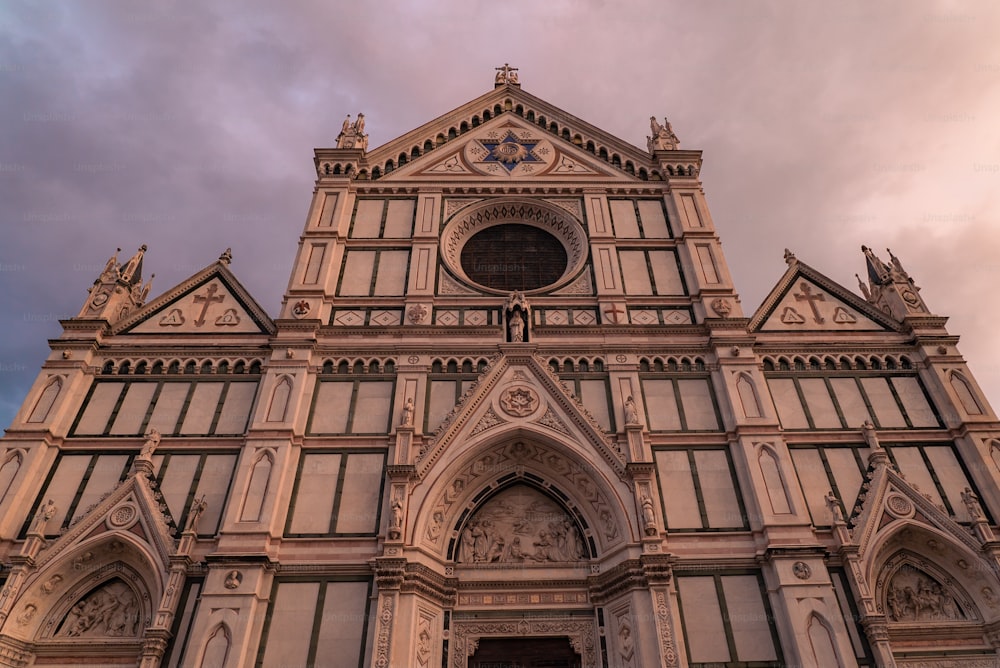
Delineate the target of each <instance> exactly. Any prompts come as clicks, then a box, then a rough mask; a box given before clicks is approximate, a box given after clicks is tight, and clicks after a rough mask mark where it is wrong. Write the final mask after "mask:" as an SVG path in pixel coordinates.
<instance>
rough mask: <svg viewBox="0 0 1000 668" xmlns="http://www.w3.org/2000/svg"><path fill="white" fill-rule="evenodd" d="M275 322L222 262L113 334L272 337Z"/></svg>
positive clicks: (135, 315)
mask: <svg viewBox="0 0 1000 668" xmlns="http://www.w3.org/2000/svg"><path fill="white" fill-rule="evenodd" d="M274 331H275V328H274V323H273V322H272V321H271V319H270V318H269V317H268V316H267V314H266V313H265V312H264V310H263V309H262V308H261V307H260V305H259V304H257V302H256V300H254V299H253V297H251V296H250V293H249V292H247V290H246V288H244V287H243V286H242V285H241V284H240V282H239V281H238V280H237V279H236V277H235V276H234V275H233V273H232V272H231V271H230V270H229V268H228V267H227V266H226V265H225V264H224V263H223V262H216V263H214V264H211V265H209V266H208V267H205V268H204V269H202V270H201V271H199V272H198V273H197V274H195V275H194V276H192V277H190V278H188V279H187V280H185V281H184V282H182V283H180V284H179V285H177V286H176V287H174V288H172V289H170V290H168V291H167V292H165V293H163V294H162V295H160V296H159V297H157V298H156V299H154V300H152V301H151V302H150V303H148V304H146V306H144V307H143V308H141V309H139V310H138V311H136V312H135V313H133V314H132V315H131V316H130V317H128V318H126V319H125V320H123V321H121V322H120V323H118V324H117V325H115V327H114V329H113V330H112V333H113V334H125V333H128V334H159V335H163V334H208V335H211V336H212V337H213V338H215V337H218V336H223V335H226V334H271V333H273V332H274Z"/></svg>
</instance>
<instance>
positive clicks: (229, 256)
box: [219, 248, 233, 267]
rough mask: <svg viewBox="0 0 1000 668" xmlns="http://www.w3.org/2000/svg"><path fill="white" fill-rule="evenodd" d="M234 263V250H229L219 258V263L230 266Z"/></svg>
mask: <svg viewBox="0 0 1000 668" xmlns="http://www.w3.org/2000/svg"><path fill="white" fill-rule="evenodd" d="M232 261H233V249H232V248H227V249H226V250H225V251H224V252H223V253H222V255H220V256H219V262H220V263H221V264H224V265H226V266H227V267H228V266H229V263H230V262H232Z"/></svg>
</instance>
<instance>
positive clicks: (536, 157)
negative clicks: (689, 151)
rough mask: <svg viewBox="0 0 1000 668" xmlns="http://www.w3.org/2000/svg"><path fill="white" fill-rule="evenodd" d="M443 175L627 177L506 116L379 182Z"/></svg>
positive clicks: (557, 139) (509, 177)
mask: <svg viewBox="0 0 1000 668" xmlns="http://www.w3.org/2000/svg"><path fill="white" fill-rule="evenodd" d="M441 177H470V178H477V179H481V178H483V177H492V178H496V179H498V180H505V181H511V180H522V179H537V178H553V177H554V178H566V177H573V178H579V177H593V178H599V179H602V180H606V179H608V178H615V179H620V180H623V181H624V180H627V179H628V177H627V176H626V175H625V174H623V173H621V172H619V171H618V170H614V169H612V168H611V167H610V166H609V165H607V164H604V163H602V162H601V161H600V160H597V159H596V158H595V157H594V156H591V155H589V154H588V153H587V152H585V151H583V150H581V149H579V148H577V147H576V146H574V145H573V144H572V143H571V142H567V141H565V140H563V139H560V138H558V137H555V136H553V135H552V134H550V133H548V132H546V131H545V130H543V129H541V128H539V127H538V126H536V125H533V124H531V123H529V122H527V121H525V120H523V119H521V118H520V117H517V116H513V115H510V114H504V115H502V116H500V117H499V118H496V119H493V120H492V121H489V122H488V123H486V124H485V125H482V126H479V127H477V128H474V129H472V130H470V131H469V132H467V133H466V134H464V135H462V136H461V138H459V139H455V140H452V141H451V142H448V144H446V145H445V146H444V147H442V149H441V150H437V151H434V152H433V153H430V154H427V155H426V156H424V157H422V158H420V159H418V160H415V161H414V162H412V163H410V164H408V165H406V166H404V167H402V168H399V169H397V170H395V171H394V172H392V173H391V174H388V175H386V176H384V177H383V180H387V181H390V180H395V179H412V178H433V179H440V178H441Z"/></svg>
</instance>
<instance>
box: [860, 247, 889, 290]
mask: <svg viewBox="0 0 1000 668" xmlns="http://www.w3.org/2000/svg"><path fill="white" fill-rule="evenodd" d="M861 252H862V253H864V254H865V261H866V263H867V265H868V282H869V283H872V284H873V285H885V284H886V283H888V282H889V268H888V267H886V266H885V263H884V262H882V260H880V259H879V258H878V256H877V255H875V253H873V252H872V249H871V248H869V247H868V246H862V247H861Z"/></svg>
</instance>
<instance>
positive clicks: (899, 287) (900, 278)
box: [858, 246, 930, 322]
mask: <svg viewBox="0 0 1000 668" xmlns="http://www.w3.org/2000/svg"><path fill="white" fill-rule="evenodd" d="M886 251H888V253H889V264H886V263H885V262H882V260H881V259H879V257H878V256H877V255H875V253H874V251H872V249H871V248H869V247H868V246H862V247H861V252H863V253H864V254H865V265H866V267H867V270H868V272H867V273H868V284H867V285H865V283H864V281H863V280H862V279H861V277H860V276H858V285H859V287H860V288H861V292H862V293H863V294H864V296H865V299H867V300H868V303H870V304H872V305H874V306H876V307H878V308H879V309H881V310H882V311H884V312H885V313H887V314H890V315H892V316H893V317H894V318H896V319H897V320H899V321H901V322H902V321H903V319H904V318H906V317H907V316H911V315H927V314H929V313H930V310H929V309H928V308H927V305H926V304H924V300H923V299H922V298H921V297H920V295H919V292H920V288H918V287H917V286H916V284H915V283H914V282H913V279H912V278H910V275H909V274H908V273H906V270H905V269H904V268H903V263H902V262H900V261H899V258H898V257H896V256H895V255H893V254H892V251H891V250H889V249H888V248H887V249H886Z"/></svg>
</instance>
